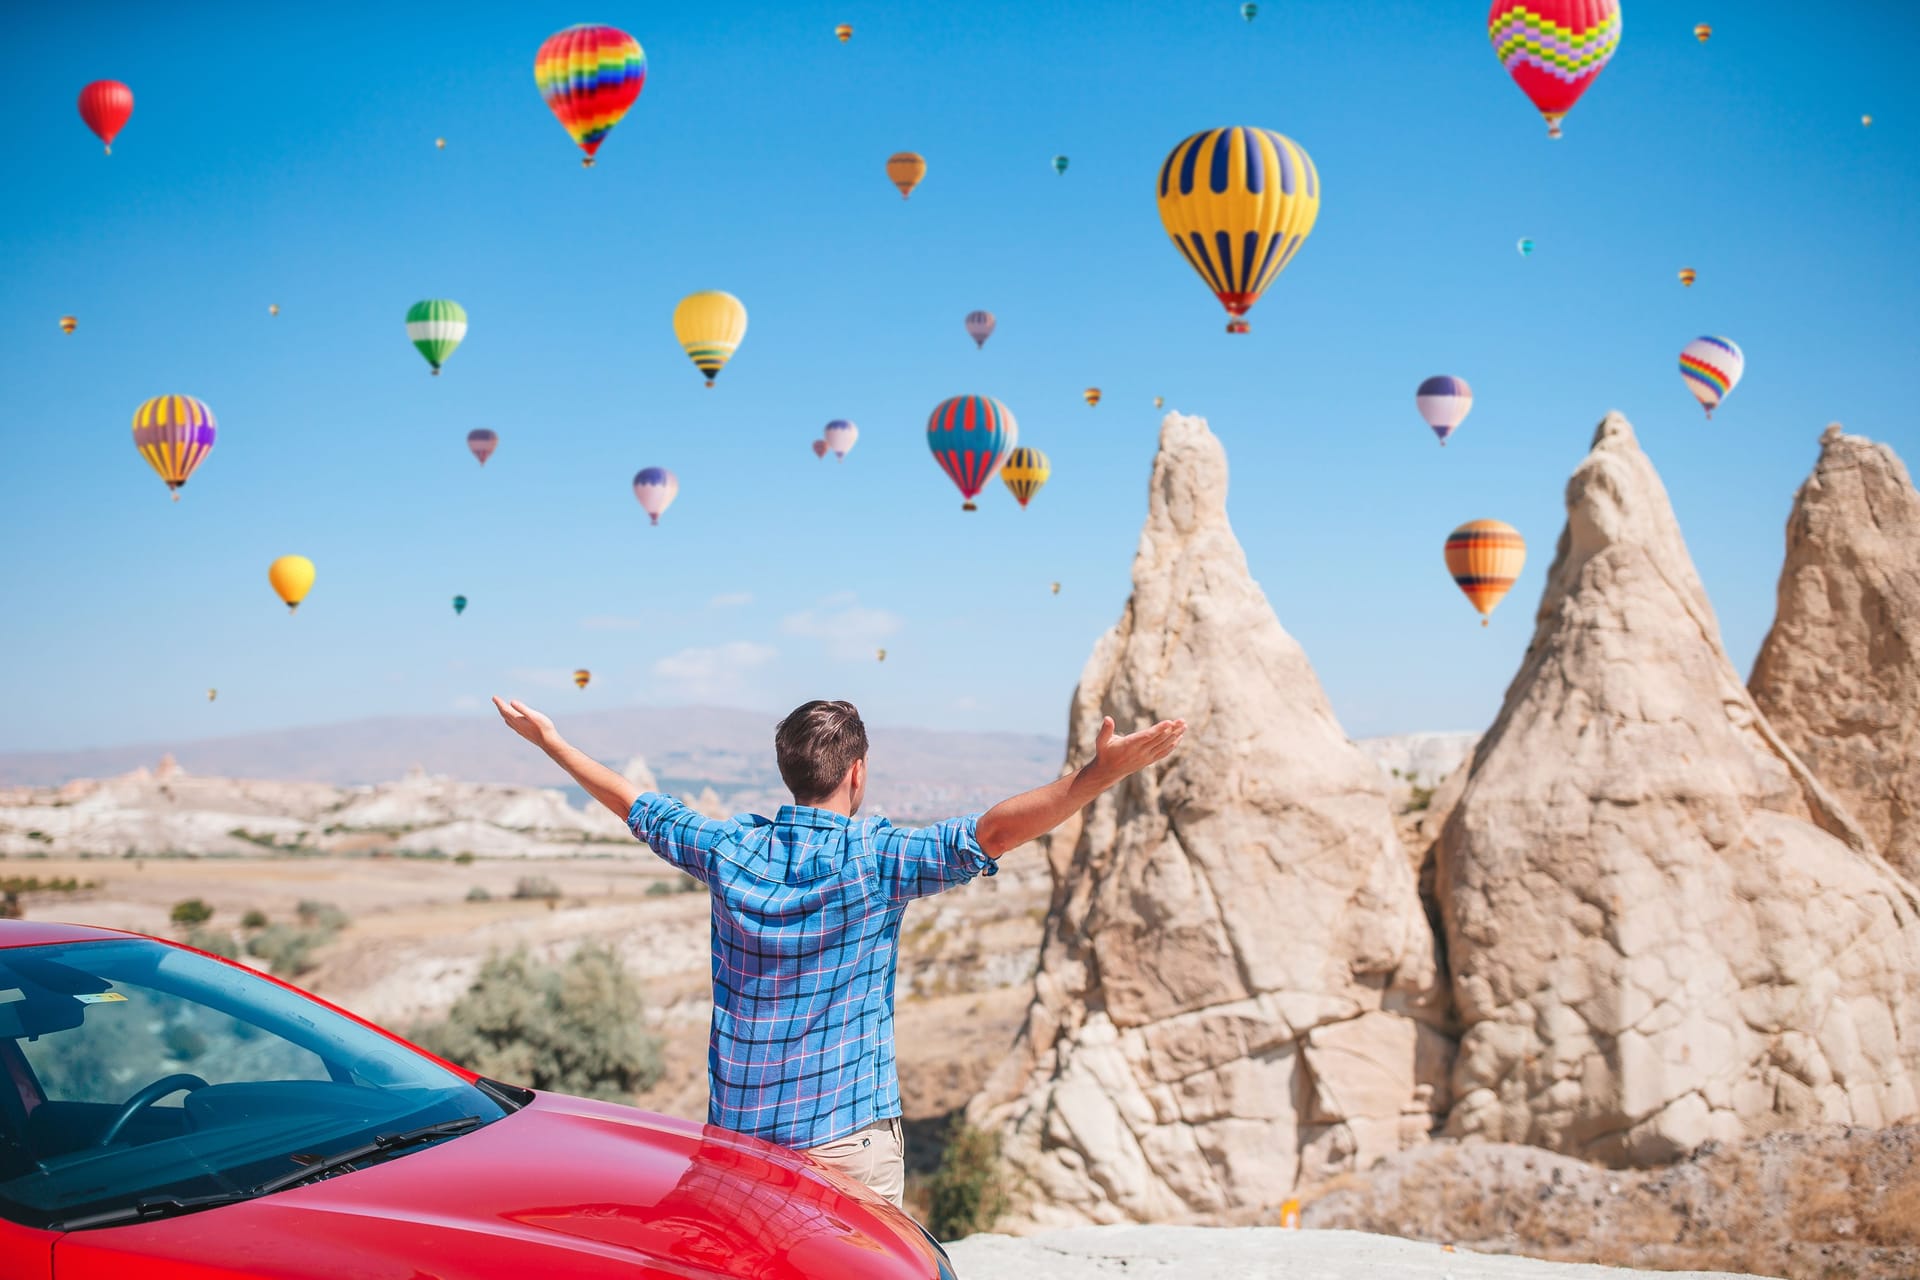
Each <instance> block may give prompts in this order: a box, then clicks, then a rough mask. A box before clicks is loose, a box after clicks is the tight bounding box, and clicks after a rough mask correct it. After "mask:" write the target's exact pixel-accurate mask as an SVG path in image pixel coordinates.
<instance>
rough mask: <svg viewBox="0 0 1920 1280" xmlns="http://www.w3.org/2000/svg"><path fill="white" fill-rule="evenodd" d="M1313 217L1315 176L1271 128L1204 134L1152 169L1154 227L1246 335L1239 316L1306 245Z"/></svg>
mask: <svg viewBox="0 0 1920 1280" xmlns="http://www.w3.org/2000/svg"><path fill="white" fill-rule="evenodd" d="M1319 215H1320V174H1319V172H1318V171H1317V170H1315V169H1314V167H1313V161H1312V160H1311V159H1310V158H1309V157H1308V156H1307V153H1306V151H1305V149H1304V148H1302V147H1301V146H1300V144H1299V143H1297V142H1295V141H1293V140H1292V139H1291V138H1287V137H1283V136H1282V135H1280V134H1277V133H1275V132H1273V131H1272V130H1271V129H1252V128H1243V127H1239V126H1235V127H1232V128H1226V129H1208V130H1206V131H1205V132H1203V133H1196V134H1194V135H1193V136H1192V137H1190V138H1187V139H1185V140H1184V141H1182V142H1181V143H1180V145H1179V146H1177V147H1175V148H1174V149H1173V150H1172V152H1170V153H1169V154H1168V156H1167V159H1166V163H1165V164H1162V165H1161V166H1160V222H1161V224H1162V225H1163V226H1165V227H1166V229H1167V234H1168V236H1170V237H1172V239H1173V247H1174V248H1176V249H1178V250H1179V251H1180V256H1181V257H1183V258H1185V259H1186V260H1187V265H1188V266H1191V267H1192V268H1193V269H1194V270H1195V271H1196V272H1198V273H1199V275H1200V278H1201V279H1202V280H1205V281H1206V282H1207V287H1208V288H1209V289H1212V290H1213V292H1214V296H1216V297H1218V298H1219V299H1220V303H1221V305H1222V306H1224V307H1225V308H1226V309H1227V314H1228V315H1230V316H1232V317H1233V318H1232V320H1231V321H1230V322H1229V323H1228V324H1227V332H1228V333H1246V332H1247V321H1246V314H1247V312H1248V310H1249V309H1251V308H1252V306H1253V304H1254V303H1256V302H1258V301H1259V300H1260V295H1261V294H1262V293H1264V292H1265V291H1266V288H1267V286H1268V285H1270V284H1272V283H1273V281H1274V278H1275V277H1276V276H1278V275H1279V274H1280V273H1281V272H1282V271H1283V270H1285V269H1286V266H1287V264H1288V263H1289V262H1291V261H1293V255H1294V254H1296V253H1298V252H1299V250H1300V246H1301V245H1302V244H1304V243H1305V242H1306V239H1307V235H1308V233H1309V232H1311V231H1312V230H1313V223H1314V219H1315V218H1317V217H1318V216H1319Z"/></svg>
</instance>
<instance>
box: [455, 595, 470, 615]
mask: <svg viewBox="0 0 1920 1280" xmlns="http://www.w3.org/2000/svg"><path fill="white" fill-rule="evenodd" d="M466 611H467V598H466V597H465V596H455V597H454V598H453V616H454V617H456V618H457V617H459V616H460V615H461V614H463V613H465V612H466Z"/></svg>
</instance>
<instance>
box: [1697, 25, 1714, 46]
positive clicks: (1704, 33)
mask: <svg viewBox="0 0 1920 1280" xmlns="http://www.w3.org/2000/svg"><path fill="white" fill-rule="evenodd" d="M1693 38H1694V39H1695V40H1698V41H1699V42H1700V43H1701V44H1705V43H1706V42H1707V41H1709V40H1711V39H1713V28H1712V27H1710V26H1708V25H1707V24H1706V23H1704V22H1703V23H1701V24H1700V25H1699V26H1697V27H1695V28H1694V29H1693Z"/></svg>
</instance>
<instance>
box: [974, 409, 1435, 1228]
mask: <svg viewBox="0 0 1920 1280" xmlns="http://www.w3.org/2000/svg"><path fill="white" fill-rule="evenodd" d="M1226 490H1227V462H1226V454H1225V452H1224V450H1222V448H1221V447H1220V443H1219V441H1218V440H1216V439H1215V438H1214V436H1213V434H1212V433H1211V432H1210V431H1209V430H1208V429H1207V425H1206V423H1205V422H1204V421H1202V420H1200V419H1198V418H1188V417H1182V416H1180V415H1177V414H1170V415H1168V416H1167V418H1166V419H1165V421H1164V423H1163V424H1162V427H1161V436H1160V452H1159V456H1158V457H1157V459H1156V460H1155V464H1154V470H1153V480H1152V487H1151V491H1150V504H1149V512H1148V516H1147V521H1146V525H1145V528H1144V529H1143V530H1142V532H1141V535H1140V545H1139V553H1138V556H1137V557H1136V559H1135V561H1134V568H1133V595H1132V597H1131V599H1130V600H1129V602H1128V604H1127V608H1126V611H1125V613H1124V614H1123V615H1122V617H1121V620H1120V622H1119V623H1118V624H1117V625H1116V626H1115V627H1114V628H1113V630H1111V631H1109V632H1108V633H1107V634H1106V635H1105V636H1104V637H1103V638H1102V639H1101V640H1100V641H1099V643H1098V644H1097V645H1096V646H1095V648H1094V652H1093V656H1092V658H1091V659H1089V661H1088V663H1087V666H1086V670H1085V673H1084V674H1083V675H1082V677H1081V682H1080V687H1079V689H1078V690H1077V691H1076V692H1075V694H1074V699H1073V707H1072V714H1071V727H1070V733H1069V739H1068V748H1067V753H1068V758H1067V765H1068V767H1070V768H1071V767H1077V766H1078V765H1079V764H1080V763H1081V762H1083V761H1085V760H1087V759H1088V758H1090V757H1091V754H1092V748H1093V742H1094V739H1095V735H1096V733H1097V732H1098V729H1099V726H1100V722H1101V718H1102V716H1103V715H1111V716H1112V717H1113V718H1114V720H1115V721H1116V723H1117V724H1118V725H1119V726H1120V728H1121V729H1122V730H1123V731H1124V730H1128V729H1134V728H1139V727H1142V726H1145V725H1147V724H1150V723H1152V722H1153V721H1155V720H1159V719H1162V718H1171V717H1175V716H1182V717H1185V718H1186V720H1187V722H1188V724H1189V726H1190V729H1189V733H1188V737H1187V740H1186V743H1185V744H1184V745H1183V746H1182V748H1181V750H1180V753H1179V754H1178V755H1176V756H1174V757H1173V758H1172V759H1171V760H1169V761H1168V762H1167V763H1166V764H1165V765H1162V766H1159V767H1157V768H1155V769H1154V770H1151V771H1149V772H1147V773H1145V774H1141V775H1138V776H1136V777H1135V778H1133V779H1130V780H1129V781H1128V782H1126V783H1124V784H1123V785H1122V786H1120V787H1118V788H1116V789H1115V790H1113V791H1110V792H1108V793H1107V794H1106V795H1105V796H1103V797H1101V798H1100V799H1099V800H1098V801H1096V802H1095V803H1094V804H1093V805H1091V806H1090V807H1089V808H1088V809H1087V810H1086V812H1085V814H1084V823H1083V825H1081V826H1080V827H1079V829H1078V834H1077V836H1071V837H1070V836H1069V833H1067V832H1063V833H1062V834H1061V835H1060V837H1058V838H1056V839H1055V841H1054V842H1053V845H1052V848H1051V852H1050V855H1049V856H1050V861H1051V862H1052V863H1053V870H1054V876H1055V887H1054V896H1053V905H1052V911H1051V915H1050V918H1049V920H1048V926H1047V933H1046V939H1045V942H1044V944H1043V946H1042V950H1041V959H1040V968H1039V972H1038V975H1037V977H1036V980H1035V990H1036V995H1035V999H1034V1002H1033V1005H1032V1007H1031V1009H1030V1011H1029V1014H1028V1019H1027V1024H1026V1029H1025V1031H1024V1032H1023V1033H1022V1036H1021V1039H1020V1042H1019V1043H1018V1044H1017V1045H1016V1047H1015V1049H1014V1051H1013V1053H1012V1054H1011V1055H1010V1056H1009V1058H1008V1059H1007V1061H1006V1062H1005V1063H1003V1064H1002V1066H1001V1068H1000V1069H999V1070H998V1071H996V1073H995V1075H994V1077H993V1078H992V1080H991V1081H990V1082H989V1084H988V1086H987V1088H986V1089H985V1090H984V1091H983V1092H982V1093H981V1095H980V1096H978V1097H977V1098H976V1099H975V1100H974V1102H973V1104H972V1105H971V1107H970V1108H969V1115H970V1117H971V1118H972V1119H973V1121H974V1123H976V1124H980V1125H983V1126H986V1127H990V1128H993V1129H996V1130H998V1131H1000V1132H1001V1133H1002V1134H1003V1153H1004V1155H1005V1157H1006V1159H1007V1160H1008V1162H1009V1163H1010V1164H1011V1165H1012V1166H1013V1167H1015V1168H1016V1169H1017V1170H1018V1171H1019V1173H1020V1174H1021V1175H1022V1176H1023V1177H1024V1178H1025V1180H1026V1182H1027V1184H1028V1186H1029V1188H1030V1194H1029V1195H1027V1196H1026V1197H1025V1199H1024V1203H1023V1205H1022V1206H1021V1208H1020V1210H1019V1212H1018V1215H1017V1217H1018V1219H1019V1221H1020V1222H1021V1224H1023V1225H1040V1226H1059V1225H1070V1224H1079V1223H1088V1222H1117V1221H1128V1220H1132V1221H1151V1220H1155V1219H1166V1218H1170V1217H1174V1216H1177V1215H1181V1214H1188V1213H1202V1212H1215V1211H1221V1210H1227V1209H1233V1208H1242V1207H1246V1206H1250V1205H1261V1204H1266V1203H1276V1202H1277V1201H1278V1200H1279V1199H1281V1198H1283V1197H1284V1196H1285V1195H1286V1194H1287V1192H1288V1190H1289V1188H1291V1187H1292V1186H1293V1185H1294V1183H1295V1181H1296V1179H1298V1178H1299V1177H1301V1176H1302V1174H1303V1173H1304V1174H1307V1175H1309V1176H1323V1175H1327V1174H1331V1173H1334V1172H1338V1171H1340V1170H1342V1169H1348V1168H1353V1167H1355V1166H1359V1167H1365V1165H1367V1164H1369V1163H1371V1162H1372V1160H1374V1159H1375V1158H1376V1157H1378V1156H1380V1155H1383V1154H1386V1153H1389V1152H1392V1151H1396V1150H1398V1149H1399V1148H1400V1147H1401V1146H1402V1145H1403V1144H1405V1143H1408V1142H1417V1141H1421V1140H1424V1138H1425V1137H1426V1135H1427V1134H1428V1133H1429V1132H1430V1130H1431V1128H1432V1125H1433V1122H1434V1116H1436V1115H1438V1114H1440V1113H1442V1112H1444V1109H1445V1107H1446V1079H1447V1063H1448V1057H1449V1055H1450V1052H1451V1044H1450V1042H1449V1041H1447V1040H1446V1038H1445V1037H1444V1036H1442V1035H1441V1034H1439V1033H1438V1032H1436V1031H1434V1030H1431V1029H1430V1028H1429V1026H1428V1025H1427V1023H1428V1021H1437V1020H1438V1006H1439V1005H1441V1004H1443V1003H1444V995H1443V990H1442V988H1441V985H1440V981H1439V979H1438V977H1437V974H1436V969H1435V961H1434V950H1433V937H1432V933H1431V930H1430V928H1429V926H1428V922H1427V918H1426V916H1425V914H1424V913H1423V911H1422V909H1421V906H1420V902H1419V898H1418V895H1417V892H1416V889H1415V885H1414V879H1413V873H1412V871H1411V870H1410V869H1409V867H1408V865H1407V860H1406V855H1405V854H1404V852H1403V851H1402V849H1401V846H1400V843H1399V840H1398V838H1397V837H1396V836H1395V834H1394V825H1393V819H1392V816H1391V813H1390V811H1389V807H1388V802H1387V794H1386V787H1385V780H1384V779H1383V778H1382V776H1381V774H1380V772H1379V771H1378V770H1377V769H1375V768H1374V766H1373V765H1372V763H1371V762H1370V761H1369V760H1368V759H1367V758H1366V757H1365V756H1364V755H1363V754H1361V752H1360V751H1359V750H1358V749H1356V748H1355V747H1354V746H1353V745H1352V744H1351V743H1349V742H1348V741H1347V738H1346V735H1345V734H1344V733H1343V732H1342V731H1341V729H1340V726H1339V724H1338V722H1336V721H1335V719H1334V717H1333V712H1332V709H1331V708H1330V707H1329V706H1328V704H1327V700H1326V697H1325V695H1324V694H1323V693H1322V691H1321V689H1320V684H1319V681H1318V680H1317V679H1316V678H1315V677H1314V673H1313V669H1312V667H1311V666H1310V665H1309V663H1308V662H1307V658H1306V655H1305V654H1304V653H1303V652H1302V651H1301V649H1300V646H1299V645H1298V644H1297V643H1295V641H1294V640H1293V638H1292V637H1290V636H1289V635H1288V634H1287V633H1286V631H1285V630H1283V629H1282V628H1281V626H1280V623H1279V620H1278V619H1276V618H1275V617H1274V614H1273V610H1272V609H1271V608H1270V607H1269V606H1268V604H1267V601H1266V597H1265V596H1264V595H1262V594H1261V591H1260V588H1259V586H1258V585H1257V584H1256V583H1255V582H1254V581H1253V579H1252V578H1251V577H1250V576H1249V574H1248V571H1247V563H1246V557H1245V555H1244V554H1243V553H1242V551H1241V549H1240V545H1239V543H1238V542H1237V541H1235V539H1234V536H1233V531H1232V528H1231V527H1230V526H1229V525H1228V522H1227V514H1226ZM1069 838H1071V839H1072V843H1069ZM1069 850H1070V853H1069Z"/></svg>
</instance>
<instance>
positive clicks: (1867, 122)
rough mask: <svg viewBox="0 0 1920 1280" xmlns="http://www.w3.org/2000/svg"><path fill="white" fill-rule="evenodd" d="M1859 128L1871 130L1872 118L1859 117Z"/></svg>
mask: <svg viewBox="0 0 1920 1280" xmlns="http://www.w3.org/2000/svg"><path fill="white" fill-rule="evenodd" d="M1860 127H1861V128H1862V129H1871V128H1873V117H1872V116H1861V117H1860Z"/></svg>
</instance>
